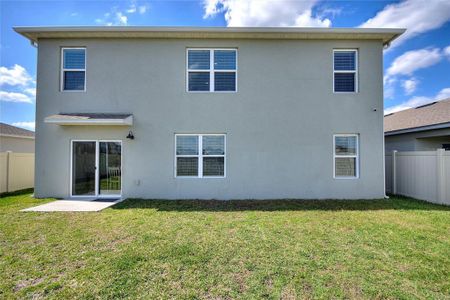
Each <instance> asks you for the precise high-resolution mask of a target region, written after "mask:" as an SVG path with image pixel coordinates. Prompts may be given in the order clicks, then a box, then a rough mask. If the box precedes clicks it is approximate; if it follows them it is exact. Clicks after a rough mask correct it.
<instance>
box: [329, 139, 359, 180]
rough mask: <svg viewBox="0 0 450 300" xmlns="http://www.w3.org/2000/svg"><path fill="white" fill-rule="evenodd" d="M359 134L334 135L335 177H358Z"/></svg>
mask: <svg viewBox="0 0 450 300" xmlns="http://www.w3.org/2000/svg"><path fill="white" fill-rule="evenodd" d="M358 156H359V153H358V135H356V134H348V135H344V134H339V135H335V136H334V177H335V178H357V177H358V176H359V175H358V159H359V157H358Z"/></svg>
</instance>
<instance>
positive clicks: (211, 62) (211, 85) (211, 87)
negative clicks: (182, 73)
mask: <svg viewBox="0 0 450 300" xmlns="http://www.w3.org/2000/svg"><path fill="white" fill-rule="evenodd" d="M190 50H207V51H209V69H207V70H206V69H205V70H193V69H189V51H190ZM216 50H227V51H230V50H233V51H234V52H235V53H236V69H234V70H231V69H228V70H215V69H214V51H216ZM190 72H203V73H209V91H190V90H189V73H190ZM216 72H219V73H236V75H235V76H234V80H235V82H234V87H235V90H234V91H215V90H214V75H215V73H216ZM237 91H238V49H237V48H187V49H186V92H188V93H237Z"/></svg>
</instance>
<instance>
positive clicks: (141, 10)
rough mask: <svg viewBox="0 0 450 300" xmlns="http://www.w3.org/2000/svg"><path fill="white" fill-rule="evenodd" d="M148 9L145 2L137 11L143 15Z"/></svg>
mask: <svg viewBox="0 0 450 300" xmlns="http://www.w3.org/2000/svg"><path fill="white" fill-rule="evenodd" d="M148 9H149V6H148V5H147V4H145V5H141V6H139V8H138V11H139V13H140V14H141V15H143V14H145V13H146V12H147V10H148Z"/></svg>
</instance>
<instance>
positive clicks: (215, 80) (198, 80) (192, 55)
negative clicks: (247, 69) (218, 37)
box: [187, 49, 237, 92]
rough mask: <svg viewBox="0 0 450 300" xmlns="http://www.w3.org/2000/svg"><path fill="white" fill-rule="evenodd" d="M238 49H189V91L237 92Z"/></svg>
mask: <svg viewBox="0 0 450 300" xmlns="http://www.w3.org/2000/svg"><path fill="white" fill-rule="evenodd" d="M236 86H237V50H236V49H188V50H187V89H188V91H189V92H236V90H237V89H236Z"/></svg>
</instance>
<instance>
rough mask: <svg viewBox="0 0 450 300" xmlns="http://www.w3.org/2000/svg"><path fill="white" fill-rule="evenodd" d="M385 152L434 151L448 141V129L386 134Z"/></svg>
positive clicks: (449, 136) (449, 140) (449, 133)
mask: <svg viewBox="0 0 450 300" xmlns="http://www.w3.org/2000/svg"><path fill="white" fill-rule="evenodd" d="M385 143H386V146H385V147H386V152H388V151H392V150H397V151H434V150H436V149H439V148H442V144H449V143H450V129H448V128H447V129H436V130H428V131H422V132H411V133H405V134H399V135H390V136H386V140H385Z"/></svg>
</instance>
